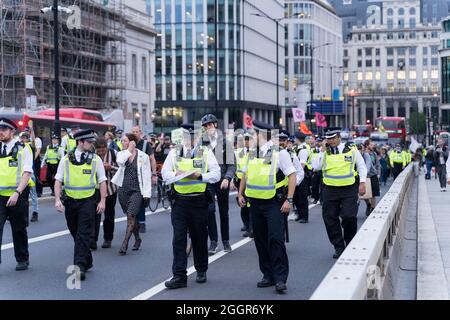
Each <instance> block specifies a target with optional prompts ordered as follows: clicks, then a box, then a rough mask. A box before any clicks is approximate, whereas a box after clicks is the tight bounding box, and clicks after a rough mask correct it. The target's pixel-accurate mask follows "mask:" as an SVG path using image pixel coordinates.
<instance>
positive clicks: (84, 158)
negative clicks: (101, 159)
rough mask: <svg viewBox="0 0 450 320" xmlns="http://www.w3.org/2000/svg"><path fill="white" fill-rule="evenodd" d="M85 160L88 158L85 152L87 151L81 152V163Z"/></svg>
mask: <svg viewBox="0 0 450 320" xmlns="http://www.w3.org/2000/svg"><path fill="white" fill-rule="evenodd" d="M85 160H86V154H85V153H82V154H81V159H80V162H81V163H84V161H85Z"/></svg>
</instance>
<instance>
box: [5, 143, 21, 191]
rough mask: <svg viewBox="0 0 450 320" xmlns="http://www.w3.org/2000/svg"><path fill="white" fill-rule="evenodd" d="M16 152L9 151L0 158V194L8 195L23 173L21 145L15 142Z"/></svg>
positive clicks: (18, 182) (15, 187)
mask: <svg viewBox="0 0 450 320" xmlns="http://www.w3.org/2000/svg"><path fill="white" fill-rule="evenodd" d="M16 147H17V148H18V149H17V154H16V155H15V156H14V154H13V152H11V153H10V154H9V155H8V156H6V157H3V158H0V196H4V197H10V196H12V195H13V194H14V191H15V190H16V189H17V187H18V186H19V184H20V180H21V179H22V175H23V149H24V148H23V146H21V145H19V144H16V146H15V147H14V148H16Z"/></svg>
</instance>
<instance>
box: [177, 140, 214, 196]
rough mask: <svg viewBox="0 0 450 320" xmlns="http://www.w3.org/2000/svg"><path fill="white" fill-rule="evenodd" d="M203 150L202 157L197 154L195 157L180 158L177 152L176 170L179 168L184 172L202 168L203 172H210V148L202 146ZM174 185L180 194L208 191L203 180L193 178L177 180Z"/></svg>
mask: <svg viewBox="0 0 450 320" xmlns="http://www.w3.org/2000/svg"><path fill="white" fill-rule="evenodd" d="M202 150H203V155H202V157H201V158H200V157H198V156H197V155H196V156H195V157H194V158H193V159H191V158H178V157H177V156H176V153H175V160H174V163H175V172H176V171H177V170H180V171H184V172H189V171H192V170H201V173H202V174H205V173H206V172H208V150H207V148H202ZM199 166H201V167H199ZM174 187H175V191H176V192H178V193H179V194H191V193H203V192H205V191H206V183H204V182H203V181H201V180H193V179H188V178H185V179H181V180H179V181H177V182H175V183H174Z"/></svg>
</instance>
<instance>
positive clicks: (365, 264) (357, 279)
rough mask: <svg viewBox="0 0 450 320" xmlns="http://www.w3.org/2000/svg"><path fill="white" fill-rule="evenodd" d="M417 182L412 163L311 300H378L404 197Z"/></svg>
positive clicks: (381, 201)
mask: <svg viewBox="0 0 450 320" xmlns="http://www.w3.org/2000/svg"><path fill="white" fill-rule="evenodd" d="M413 179H414V168H413V164H412V163H411V164H410V165H408V166H407V167H406V168H405V170H403V172H402V173H401V174H400V175H399V176H398V177H397V179H396V180H395V182H394V183H393V184H392V186H391V188H390V189H389V191H388V192H387V193H386V194H385V195H384V197H383V198H382V199H381V200H380V202H379V203H378V205H377V207H376V208H375V210H374V211H373V212H372V213H371V214H370V216H369V217H368V218H367V220H366V221H365V222H364V224H363V225H362V226H361V228H360V229H359V231H358V232H357V234H356V235H355V237H354V238H353V240H352V241H351V242H350V244H349V245H348V246H347V248H346V249H345V251H344V252H343V253H342V255H341V256H340V258H339V260H338V261H337V262H336V263H335V264H334V266H333V268H332V269H331V270H330V271H329V272H328V274H327V275H326V276H325V278H324V279H323V280H322V282H321V283H320V285H319V286H318V287H317V289H316V290H315V292H314V293H313V295H312V296H311V298H310V299H311V300H363V299H371V298H375V299H376V298H378V297H379V293H380V291H381V288H382V284H383V282H384V278H385V276H386V271H387V263H388V261H389V252H390V248H391V247H392V244H393V240H394V237H395V235H396V233H397V226H398V223H399V220H400V215H401V213H402V207H403V202H404V199H405V195H406V194H407V192H409V187H410V186H411V184H412V182H413Z"/></svg>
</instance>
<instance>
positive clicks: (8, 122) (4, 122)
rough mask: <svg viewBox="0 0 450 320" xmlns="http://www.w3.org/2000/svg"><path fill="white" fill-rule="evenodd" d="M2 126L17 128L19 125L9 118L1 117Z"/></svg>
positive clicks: (0, 124) (0, 126) (0, 125)
mask: <svg viewBox="0 0 450 320" xmlns="http://www.w3.org/2000/svg"><path fill="white" fill-rule="evenodd" d="M0 128H7V129H13V130H17V125H16V124H15V123H14V121H11V120H9V119H7V118H0Z"/></svg>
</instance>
